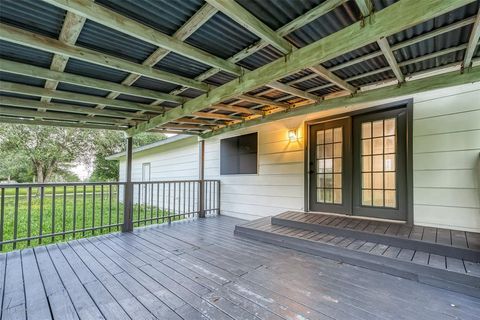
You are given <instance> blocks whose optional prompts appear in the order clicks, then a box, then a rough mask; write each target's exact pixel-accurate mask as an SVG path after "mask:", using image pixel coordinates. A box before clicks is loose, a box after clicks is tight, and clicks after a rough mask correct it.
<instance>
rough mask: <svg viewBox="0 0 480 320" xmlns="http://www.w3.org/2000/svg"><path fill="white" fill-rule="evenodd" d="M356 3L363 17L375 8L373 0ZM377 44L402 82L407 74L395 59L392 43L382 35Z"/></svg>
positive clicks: (362, 0) (356, 1)
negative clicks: (404, 73)
mask: <svg viewBox="0 0 480 320" xmlns="http://www.w3.org/2000/svg"><path fill="white" fill-rule="evenodd" d="M355 3H356V4H357V7H358V8H359V9H360V12H361V13H362V15H363V18H366V17H368V16H370V15H371V13H372V10H373V4H372V2H371V0H355ZM377 44H378V46H379V47H380V50H381V51H382V53H383V56H384V57H385V59H386V60H387V62H388V65H389V66H390V68H391V69H392V71H393V73H394V74H395V77H396V78H397V80H398V82H399V83H402V82H403V81H404V80H405V76H404V75H403V73H402V70H400V67H399V66H398V63H397V60H396V59H395V56H394V55H393V51H392V48H391V47H390V44H389V43H388V40H387V39H386V38H385V37H381V38H380V39H377Z"/></svg>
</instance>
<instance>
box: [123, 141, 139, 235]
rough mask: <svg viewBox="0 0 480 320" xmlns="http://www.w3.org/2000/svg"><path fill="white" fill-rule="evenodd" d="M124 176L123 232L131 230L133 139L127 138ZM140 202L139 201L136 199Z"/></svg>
mask: <svg viewBox="0 0 480 320" xmlns="http://www.w3.org/2000/svg"><path fill="white" fill-rule="evenodd" d="M126 145H127V149H126V155H127V158H126V160H127V161H126V174H125V190H124V201H123V228H122V231H123V232H129V231H132V230H133V223H132V218H133V183H132V148H133V139H132V137H128V138H127V139H126ZM138 200H139V201H140V199H138Z"/></svg>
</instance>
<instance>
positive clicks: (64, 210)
mask: <svg viewBox="0 0 480 320" xmlns="http://www.w3.org/2000/svg"><path fill="white" fill-rule="evenodd" d="M66 216H67V186H63V221H62V238H63V240H65V228H66V223H67V222H66V221H65V219H66Z"/></svg>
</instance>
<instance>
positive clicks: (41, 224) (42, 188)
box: [38, 186, 45, 244]
mask: <svg viewBox="0 0 480 320" xmlns="http://www.w3.org/2000/svg"><path fill="white" fill-rule="evenodd" d="M44 192H45V190H44V187H43V186H42V187H40V226H39V228H40V230H39V232H38V236H39V238H38V244H41V243H42V234H43V196H44Z"/></svg>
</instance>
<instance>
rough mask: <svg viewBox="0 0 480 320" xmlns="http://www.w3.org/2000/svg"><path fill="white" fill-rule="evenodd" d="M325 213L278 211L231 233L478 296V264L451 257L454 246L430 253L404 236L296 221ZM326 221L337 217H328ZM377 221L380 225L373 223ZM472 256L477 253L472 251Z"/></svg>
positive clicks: (479, 279) (479, 296) (245, 224)
mask: <svg viewBox="0 0 480 320" xmlns="http://www.w3.org/2000/svg"><path fill="white" fill-rule="evenodd" d="M312 216H313V217H312ZM322 216H323V217H322ZM325 216H327V215H317V214H305V213H294V214H293V213H284V214H280V215H279V216H276V217H272V218H262V219H258V220H255V221H251V222H247V223H244V224H241V225H237V227H236V229H235V233H236V234H237V235H240V236H244V237H247V238H251V239H254V240H259V241H263V242H267V243H270V244H275V245H278V246H282V247H286V248H291V249H296V250H299V251H302V252H306V253H310V254H314V255H318V256H321V257H325V258H329V259H335V260H339V261H342V262H346V263H349V264H353V265H357V266H360V267H365V268H369V269H372V270H376V271H380V272H384V273H388V274H392V275H395V276H398V277H402V278H406V279H411V280H415V281H418V282H421V283H426V284H430V285H433V286H437V287H440V288H445V289H448V290H453V291H456V292H461V293H464V294H468V295H472V296H474V297H478V298H480V263H478V262H475V261H473V260H468V259H465V258H456V257H452V254H451V253H452V251H453V250H457V249H456V248H451V247H450V248H449V251H445V252H442V251H441V250H437V249H438V248H435V250H436V251H435V250H434V252H433V253H432V252H430V251H428V250H427V251H423V250H420V249H418V248H416V249H415V248H413V246H412V244H411V242H410V240H408V239H407V240H408V241H407V240H405V239H404V240H402V241H392V240H391V239H387V240H388V241H385V239H384V238H380V240H381V241H376V240H377V239H378V237H376V236H375V237H372V236H371V235H369V232H367V233H361V232H360V233H359V232H350V231H347V232H345V231H344V229H341V228H318V226H316V225H315V224H313V226H309V225H306V224H308V222H302V223H298V221H297V220H296V219H298V220H300V221H301V220H303V219H305V218H306V219H307V221H312V219H313V221H315V220H316V219H319V217H320V219H323V218H325ZM288 218H291V220H288ZM328 219H329V220H331V219H342V218H339V217H338V216H331V215H328ZM279 220H280V221H279ZM282 221H283V223H282ZM279 222H280V223H279ZM359 222H360V223H361V222H365V223H368V225H374V223H378V222H373V223H372V221H366V220H363V221H362V220H357V223H359ZM378 225H381V224H380V223H378ZM292 226H294V227H292ZM413 230H415V228H413ZM389 242H390V243H389ZM391 242H393V243H394V244H395V245H393V244H392V243H391ZM422 243H423V242H422ZM414 244H415V242H414ZM432 245H435V244H432V243H429V244H428V246H426V247H425V248H426V249H431V246H432ZM440 248H442V247H440ZM475 254H478V253H476V252H474V255H475Z"/></svg>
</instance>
